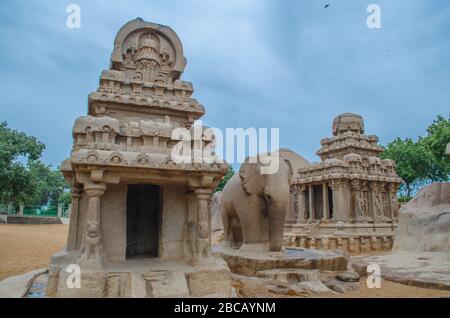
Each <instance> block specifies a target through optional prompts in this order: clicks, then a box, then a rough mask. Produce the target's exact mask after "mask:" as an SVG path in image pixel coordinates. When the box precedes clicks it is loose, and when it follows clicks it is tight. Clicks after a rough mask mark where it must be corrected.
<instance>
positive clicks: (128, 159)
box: [49, 19, 230, 297]
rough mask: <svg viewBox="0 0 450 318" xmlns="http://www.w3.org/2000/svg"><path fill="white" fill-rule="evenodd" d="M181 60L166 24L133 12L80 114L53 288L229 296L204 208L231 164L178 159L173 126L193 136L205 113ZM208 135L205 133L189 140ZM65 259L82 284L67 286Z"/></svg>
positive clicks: (68, 164)
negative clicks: (63, 242) (67, 221)
mask: <svg viewBox="0 0 450 318" xmlns="http://www.w3.org/2000/svg"><path fill="white" fill-rule="evenodd" d="M185 66H186V58H185V57H184V55H183V48H182V45H181V42H180V40H179V38H178V36H177V35H176V34H175V32H174V31H173V30H172V29H170V28H169V27H167V26H163V25H159V24H154V23H149V22H145V21H143V20H142V19H136V20H133V21H131V22H129V23H127V24H126V25H124V26H123V27H122V28H121V29H120V31H119V33H118V34H117V36H116V39H115V42H114V51H113V53H112V56H111V66H110V69H108V70H105V71H103V72H102V74H101V77H100V86H99V88H98V89H97V91H95V92H93V93H91V94H90V95H89V105H88V115H87V116H83V117H80V118H78V119H77V120H76V121H75V125H74V128H73V138H74V144H73V150H72V153H71V156H70V158H69V159H68V160H66V161H64V162H63V164H62V170H63V173H64V176H65V177H66V179H67V180H68V181H69V182H70V183H71V184H72V211H71V215H70V229H69V238H68V242H67V248H66V249H65V250H64V251H62V252H61V253H58V254H56V255H55V256H54V257H53V259H52V265H51V270H50V278H49V295H57V296H71V297H73V296H83V297H84V296H95V297H103V296H116V297H122V296H123V297H127V296H148V297H156V296H204V295H208V294H220V295H223V296H227V295H229V293H230V284H229V283H230V281H229V277H228V268H227V267H226V266H225V265H222V263H221V262H220V261H217V260H216V259H215V258H214V257H212V256H211V253H210V249H211V242H210V221H211V217H210V208H209V205H208V202H209V199H210V196H211V195H212V193H213V191H214V189H215V188H216V186H217V184H218V183H219V181H220V179H221V178H222V176H223V175H225V173H226V171H227V169H228V165H227V164H224V163H218V162H212V163H205V162H198V161H191V162H186V163H179V162H178V163H175V162H174V159H173V156H172V151H173V149H174V146H175V145H176V144H178V143H179V140H177V139H174V138H172V133H173V132H174V130H175V129H177V128H185V129H187V132H188V133H189V134H190V135H194V134H193V128H192V127H191V126H192V125H193V123H194V121H195V120H197V119H198V118H200V117H201V116H202V115H203V114H204V113H205V109H204V108H203V106H202V105H201V104H199V103H198V102H197V100H195V99H194V98H192V93H193V91H194V90H193V87H192V84H191V83H189V82H185V81H182V80H181V79H180V77H181V75H182V73H183V71H184V68H185ZM201 130H203V128H201ZM192 137H194V138H193V139H195V136H192ZM183 140H184V139H183ZM211 142H212V139H211V138H208V137H203V136H201V138H200V139H198V138H197V139H195V140H192V141H191V142H190V141H188V147H190V148H191V149H192V150H194V148H195V149H196V150H198V149H201V148H199V147H203V149H204V148H205V147H208V146H210V145H211ZM198 143H200V144H198ZM68 264H76V265H79V266H80V267H81V269H82V274H83V275H82V288H81V289H70V288H69V287H67V286H66V285H65V281H66V278H65V276H67V274H66V272H65V266H66V265H68ZM205 268H206V269H207V270H208V271H207V272H205ZM208 275H215V277H216V278H215V280H214V282H213V281H211V280H210V279H209V278H208V277H209V276H208ZM133 282H134V283H133ZM133 284H138V286H143V287H142V288H135V287H133V286H132V285H133ZM139 284H140V285H139ZM130 286H131V287H130ZM149 290H151V291H152V294H151V295H149V294H148V292H147V294H146V291H149ZM134 292H137V293H138V294H137V295H133V293H134ZM139 292H140V293H142V294H139Z"/></svg>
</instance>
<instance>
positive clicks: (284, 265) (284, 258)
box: [213, 246, 359, 297]
mask: <svg viewBox="0 0 450 318" xmlns="http://www.w3.org/2000/svg"><path fill="white" fill-rule="evenodd" d="M213 250H214V252H215V253H216V254H218V255H220V256H221V257H222V258H223V259H224V260H225V261H226V262H227V264H228V267H229V268H230V270H231V272H232V274H231V278H232V279H233V282H234V283H233V284H234V285H235V286H236V288H237V291H238V295H239V296H241V297H246V289H248V286H253V288H255V289H257V290H265V291H267V292H268V293H270V294H274V295H275V294H277V295H282V297H284V296H295V297H310V296H314V295H326V294H333V293H344V292H345V291H348V290H351V289H355V288H357V286H358V281H359V275H358V274H357V273H355V272H353V271H351V270H350V271H348V270H347V256H345V255H344V254H343V253H340V252H331V251H319V250H310V249H299V248H286V249H285V250H283V251H280V252H267V251H261V250H258V248H252V247H247V248H244V249H242V248H241V249H240V250H236V249H232V248H227V247H221V246H215V248H214V249H213Z"/></svg>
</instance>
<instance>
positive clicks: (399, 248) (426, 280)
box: [352, 183, 450, 290]
mask: <svg viewBox="0 0 450 318" xmlns="http://www.w3.org/2000/svg"><path fill="white" fill-rule="evenodd" d="M449 253H450V183H435V184H431V185H429V186H427V187H425V188H423V189H421V190H420V191H419V192H418V193H417V195H416V196H415V197H414V199H412V200H411V201H410V202H408V203H407V204H405V205H404V206H403V207H402V208H401V210H400V222H399V225H398V228H397V231H396V234H395V244H394V248H393V252H392V253H390V254H384V255H375V256H369V257H355V258H353V259H352V267H353V268H354V269H355V270H356V271H357V272H358V273H360V274H363V275H365V274H366V270H367V266H368V265H369V264H378V265H379V266H380V267H381V276H382V277H383V278H384V279H386V280H391V281H395V282H398V283H402V284H406V285H412V286H416V287H425V288H435V289H445V290H450V255H449Z"/></svg>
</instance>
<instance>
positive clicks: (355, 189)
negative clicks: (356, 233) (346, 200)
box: [350, 179, 364, 221]
mask: <svg viewBox="0 0 450 318" xmlns="http://www.w3.org/2000/svg"><path fill="white" fill-rule="evenodd" d="M350 185H351V189H352V201H353V207H352V208H353V209H352V210H353V211H352V214H351V216H352V218H354V219H356V220H358V221H361V220H363V218H364V207H363V205H364V202H363V192H362V191H361V181H360V180H358V179H353V180H352V181H351V182H350Z"/></svg>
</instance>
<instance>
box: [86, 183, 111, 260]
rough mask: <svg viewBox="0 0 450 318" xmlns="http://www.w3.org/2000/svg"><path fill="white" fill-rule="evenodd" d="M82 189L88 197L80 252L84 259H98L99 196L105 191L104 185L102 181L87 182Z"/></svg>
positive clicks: (99, 245) (99, 243) (99, 237)
mask: <svg viewBox="0 0 450 318" xmlns="http://www.w3.org/2000/svg"><path fill="white" fill-rule="evenodd" d="M84 190H85V192H86V195H87V198H88V209H87V216H86V226H85V231H84V238H83V239H84V240H83V244H82V247H81V253H82V257H83V259H84V260H94V261H100V260H101V259H100V251H101V227H100V202H101V200H100V198H101V197H102V196H103V194H104V193H105V190H106V185H105V184H103V183H88V184H86V185H85V186H84Z"/></svg>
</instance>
